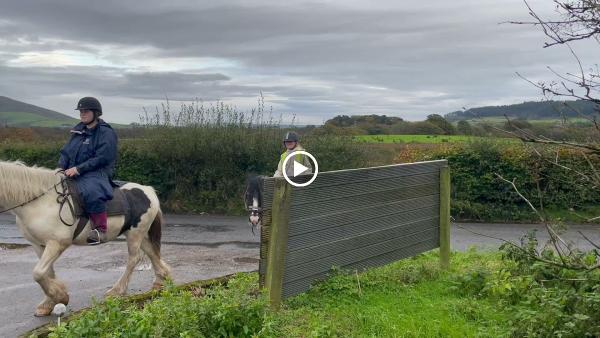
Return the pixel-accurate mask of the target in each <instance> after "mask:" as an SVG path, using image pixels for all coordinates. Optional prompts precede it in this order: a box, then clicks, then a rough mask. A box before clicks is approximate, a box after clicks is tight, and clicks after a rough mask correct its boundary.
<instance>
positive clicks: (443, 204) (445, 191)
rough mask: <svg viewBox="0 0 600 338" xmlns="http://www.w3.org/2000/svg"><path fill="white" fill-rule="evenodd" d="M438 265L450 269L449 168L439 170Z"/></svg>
mask: <svg viewBox="0 0 600 338" xmlns="http://www.w3.org/2000/svg"><path fill="white" fill-rule="evenodd" d="M440 264H441V266H442V269H448V268H450V168H449V167H448V166H445V167H441V168H440Z"/></svg>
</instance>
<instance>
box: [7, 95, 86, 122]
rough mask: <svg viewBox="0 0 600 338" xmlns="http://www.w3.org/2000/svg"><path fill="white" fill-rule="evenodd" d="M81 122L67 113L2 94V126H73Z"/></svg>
mask: <svg viewBox="0 0 600 338" xmlns="http://www.w3.org/2000/svg"><path fill="white" fill-rule="evenodd" d="M77 122H79V120H78V119H74V118H72V117H69V116H67V115H64V114H61V113H58V112H55V111H53V110H49V109H45V108H42V107H38V106H34V105H32V104H29V103H25V102H21V101H17V100H13V99H11V98H9V97H6V96H0V126H2V127H5V126H8V127H71V126H73V125H74V124H76V123H77Z"/></svg>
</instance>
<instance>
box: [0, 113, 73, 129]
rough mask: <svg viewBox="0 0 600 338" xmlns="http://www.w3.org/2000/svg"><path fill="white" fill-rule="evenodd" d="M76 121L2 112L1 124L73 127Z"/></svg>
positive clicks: (10, 125) (11, 125)
mask: <svg viewBox="0 0 600 338" xmlns="http://www.w3.org/2000/svg"><path fill="white" fill-rule="evenodd" d="M75 123H77V120H76V119H65V120H49V119H47V118H45V117H43V116H40V115H37V114H32V113H23V112H0V124H1V125H2V126H4V125H8V126H9V127H62V126H72V125H73V124H75Z"/></svg>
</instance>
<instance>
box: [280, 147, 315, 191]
mask: <svg viewBox="0 0 600 338" xmlns="http://www.w3.org/2000/svg"><path fill="white" fill-rule="evenodd" d="M297 155H304V156H307V157H308V158H309V159H310V160H311V162H312V163H313V172H312V174H310V168H309V167H307V166H305V165H304V164H302V163H300V162H298V161H297V157H298V156H297ZM288 161H293V163H292V166H293V167H294V170H293V173H294V174H293V176H294V177H292V178H290V177H289V176H288V174H287V170H286V169H285V168H287V164H288ZM282 167H283V168H284V169H283V177H284V178H285V180H286V181H287V182H288V183H289V184H291V185H293V186H295V187H306V186H307V185H309V184H311V183H312V182H314V180H315V179H316V178H317V174H319V164H318V163H317V160H316V159H315V157H314V156H313V155H312V154H310V153H309V152H307V151H304V150H297V151H294V152H292V153H290V154H289V155H288V156H287V157H286V158H285V160H283V166H282ZM305 174H306V175H305ZM308 174H310V175H312V176H308ZM308 177H310V179H309V180H308V181H306V179H307V178H308ZM294 179H296V181H294Z"/></svg>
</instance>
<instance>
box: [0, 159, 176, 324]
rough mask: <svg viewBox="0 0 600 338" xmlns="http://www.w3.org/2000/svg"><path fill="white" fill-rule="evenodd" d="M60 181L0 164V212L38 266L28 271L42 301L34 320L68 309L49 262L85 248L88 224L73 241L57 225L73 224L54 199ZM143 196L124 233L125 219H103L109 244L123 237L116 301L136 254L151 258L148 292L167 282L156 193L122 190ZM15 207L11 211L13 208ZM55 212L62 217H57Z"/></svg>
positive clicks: (54, 175)
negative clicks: (12, 220)
mask: <svg viewBox="0 0 600 338" xmlns="http://www.w3.org/2000/svg"><path fill="white" fill-rule="evenodd" d="M61 179H62V175H60V174H59V173H58V172H57V171H56V170H50V169H46V168H40V167H28V166H26V165H24V164H23V163H21V162H5V161H0V211H1V210H6V209H12V210H11V213H13V214H14V215H15V216H16V220H17V226H18V227H19V230H20V231H21V233H22V235H23V237H25V239H27V240H28V241H29V242H31V245H32V246H33V249H34V250H35V252H36V254H37V255H38V257H39V261H38V262H37V264H36V265H35V268H34V269H33V279H34V280H35V281H36V282H37V283H38V284H39V285H40V286H41V288H42V290H43V291H44V294H45V298H44V300H42V302H41V303H40V304H39V305H38V306H37V308H36V311H35V315H36V316H47V315H49V314H50V313H51V312H52V309H53V308H54V305H56V304H58V303H63V304H65V305H66V304H68V302H69V295H68V293H67V290H66V287H65V284H64V283H63V282H61V281H59V280H58V279H57V278H56V275H55V273H54V268H53V265H54V262H56V260H57V259H58V258H59V257H60V255H61V254H62V253H63V252H64V251H65V249H66V248H68V247H69V246H70V245H72V244H75V245H87V243H86V238H87V234H88V232H89V231H90V226H91V224H90V222H88V223H87V224H86V225H85V228H84V229H83V231H82V232H81V233H80V234H79V235H78V236H77V237H76V238H75V239H73V235H74V233H75V228H76V226H66V225H65V224H63V222H62V221H61V219H60V217H62V219H63V220H72V221H73V223H75V222H76V220H74V219H73V215H72V213H71V212H70V211H69V208H60V205H59V203H58V202H57V198H58V197H59V191H60V189H55V187H57V186H59V185H60V184H61ZM121 189H124V190H130V191H131V192H136V193H138V194H142V193H143V195H145V196H146V197H147V199H145V200H147V201H149V203H146V205H145V208H144V209H143V210H141V211H139V208H138V211H139V212H138V214H139V215H138V216H139V217H136V218H135V222H136V223H134V224H131V226H130V227H129V228H128V229H123V227H124V226H125V217H124V216H111V217H109V218H108V232H107V234H108V238H109V240H113V239H115V238H116V237H117V236H119V234H120V233H121V232H122V230H126V231H124V234H125V235H126V237H127V250H128V253H129V257H128V259H127V267H126V268H125V271H124V272H123V275H122V276H121V277H120V278H119V280H117V282H116V283H115V284H114V285H113V287H112V288H111V289H110V290H108V291H107V293H106V294H107V296H121V295H124V294H125V293H126V291H127V285H128V283H129V278H130V277H131V273H132V272H133V270H134V268H135V266H136V265H137V263H138V262H139V260H140V258H141V253H140V249H141V250H142V251H143V252H144V253H145V254H146V255H147V256H148V257H149V258H150V261H151V263H152V268H153V269H154V273H155V280H154V284H153V288H160V287H161V286H162V284H163V281H164V280H165V279H166V278H169V277H170V268H169V266H168V265H167V264H166V263H165V262H164V261H163V260H162V259H161V257H160V239H161V231H162V229H161V227H162V213H161V210H160V204H159V201H158V197H157V196H156V192H155V191H154V189H153V188H152V187H149V186H143V185H139V184H136V183H127V184H125V185H124V186H122V187H121ZM15 207H16V208H15ZM59 212H60V213H61V215H60V216H59Z"/></svg>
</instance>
